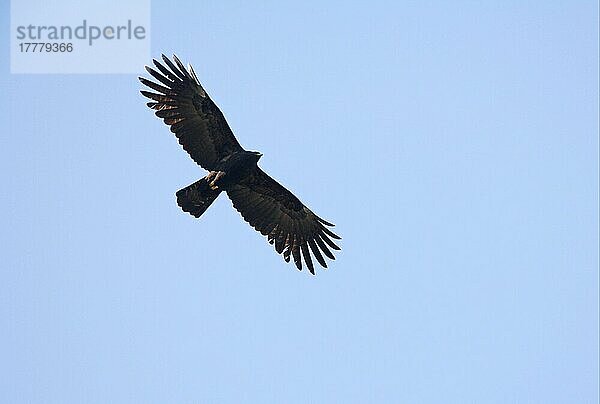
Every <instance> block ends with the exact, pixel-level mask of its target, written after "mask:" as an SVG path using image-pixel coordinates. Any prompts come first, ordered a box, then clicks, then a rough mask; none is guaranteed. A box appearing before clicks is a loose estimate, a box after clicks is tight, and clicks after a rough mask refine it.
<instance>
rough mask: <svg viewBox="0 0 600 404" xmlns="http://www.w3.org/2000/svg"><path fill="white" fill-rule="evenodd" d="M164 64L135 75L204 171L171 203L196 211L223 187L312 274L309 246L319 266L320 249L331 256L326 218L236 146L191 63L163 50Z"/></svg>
mask: <svg viewBox="0 0 600 404" xmlns="http://www.w3.org/2000/svg"><path fill="white" fill-rule="evenodd" d="M162 59H163V61H164V63H165V64H166V66H167V67H165V66H164V65H162V64H161V63H159V62H158V61H156V60H154V65H155V66H156V68H157V69H158V71H156V70H154V69H153V68H151V67H148V66H146V70H147V71H148V72H149V73H150V74H151V75H152V76H153V77H154V78H155V79H157V80H158V81H159V82H160V83H161V84H158V83H154V82H152V81H150V80H147V79H145V78H143V77H140V81H141V82H142V83H143V84H145V85H147V86H148V87H150V88H151V89H153V90H155V91H156V93H153V92H149V91H142V94H143V95H144V96H146V97H148V98H150V99H151V100H153V101H152V102H149V103H148V106H149V107H150V108H152V109H154V110H156V115H157V116H158V117H159V118H162V119H163V120H164V122H165V123H166V124H167V125H170V126H171V131H172V132H173V133H175V135H176V136H177V138H178V139H179V143H180V144H181V145H182V146H183V148H184V149H185V150H186V151H187V152H188V153H189V155H190V156H191V157H192V159H193V160H194V161H195V162H196V163H198V164H199V165H200V166H202V167H203V168H205V169H206V170H208V171H209V173H208V175H206V176H205V177H204V178H202V179H200V180H198V181H196V182H195V183H193V184H191V185H189V186H187V187H185V188H183V189H181V190H179V191H177V193H176V196H177V203H178V205H179V206H180V207H181V208H182V209H183V210H184V211H185V212H188V213H190V214H192V215H193V216H195V217H200V216H201V215H202V214H203V213H204V212H205V211H206V209H208V207H209V206H210V205H211V204H212V202H213V201H214V200H215V199H216V198H217V197H218V196H219V195H220V193H221V192H226V193H227V196H228V197H229V199H231V201H232V203H233V206H234V208H235V209H236V210H237V211H239V212H240V213H241V214H242V217H243V218H244V219H245V220H246V221H247V222H248V223H250V225H251V226H252V227H254V228H255V229H256V230H258V231H259V232H260V233H261V234H263V235H265V236H267V237H268V240H269V242H270V243H271V244H274V245H275V250H276V251H277V252H278V253H279V254H283V257H284V259H285V260H286V261H289V260H290V256H291V257H293V259H294V263H295V264H296V267H297V268H298V269H302V257H303V258H304V262H305V263H306V266H307V267H308V269H309V271H310V272H311V273H312V274H314V267H313V264H312V258H311V254H310V252H309V249H310V251H311V252H312V254H313V255H314V257H315V258H316V259H317V261H318V262H319V263H320V264H321V265H322V266H323V267H325V268H327V264H326V262H325V259H324V258H323V255H322V254H321V253H323V254H325V255H326V256H327V257H328V258H330V259H335V258H334V256H333V254H332V252H331V250H330V248H331V249H333V250H339V249H340V248H339V247H338V246H337V245H336V244H335V243H334V242H333V241H332V240H331V239H339V238H340V237H339V236H337V235H336V234H334V233H333V232H332V231H331V230H329V229H328V228H327V226H333V224H331V223H329V222H326V221H325V220H323V219H321V218H320V217H318V216H317V215H315V214H314V213H313V212H312V211H311V210H310V209H308V208H307V207H306V206H305V205H304V204H303V203H302V202H300V200H299V199H298V198H296V196H294V194H292V193H291V192H290V191H288V190H287V189H285V188H284V187H283V186H282V185H281V184H279V183H278V182H277V181H275V180H274V179H272V178H271V177H269V176H268V175H267V174H266V173H265V172H264V171H262V170H261V169H260V168H259V167H258V165H257V163H258V160H259V159H260V157H261V156H262V154H260V153H258V152H253V151H247V150H244V149H243V148H242V146H241V145H240V144H239V143H238V141H237V139H236V138H235V136H234V135H233V132H232V131H231V129H230V128H229V125H228V124H227V121H226V120H225V117H224V116H223V114H222V113H221V111H220V110H219V108H218V107H217V106H216V105H215V104H214V102H213V101H212V100H211V99H210V97H209V96H208V94H207V93H206V91H205V90H204V89H203V88H202V86H201V85H200V82H199V81H198V78H197V77H196V74H195V72H194V70H193V68H192V67H191V66H189V69H186V68H185V66H184V65H183V64H182V63H181V62H180V61H179V59H178V58H177V57H176V56H173V60H174V61H175V63H173V62H171V60H169V59H168V58H167V57H165V56H164V55H163V56H162Z"/></svg>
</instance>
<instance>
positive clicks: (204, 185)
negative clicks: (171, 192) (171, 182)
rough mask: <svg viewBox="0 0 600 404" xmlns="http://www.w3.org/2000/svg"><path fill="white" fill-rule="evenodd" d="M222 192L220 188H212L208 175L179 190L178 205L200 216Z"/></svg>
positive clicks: (177, 194) (185, 210)
mask: <svg viewBox="0 0 600 404" xmlns="http://www.w3.org/2000/svg"><path fill="white" fill-rule="evenodd" d="M220 193H221V190H220V189H212V188H211V187H210V186H209V185H208V181H207V179H206V177H204V178H202V179H201V180H199V181H196V182H194V183H193V184H192V185H188V186H187V187H185V188H183V189H180V190H179V191H177V193H176V194H175V196H177V205H179V206H180V207H181V209H183V211H184V212H188V213H189V214H191V215H193V216H195V217H200V216H201V215H202V214H203V213H204V212H205V211H206V209H208V207H209V206H210V205H211V204H212V203H213V202H214V201H215V199H217V196H219V194H220Z"/></svg>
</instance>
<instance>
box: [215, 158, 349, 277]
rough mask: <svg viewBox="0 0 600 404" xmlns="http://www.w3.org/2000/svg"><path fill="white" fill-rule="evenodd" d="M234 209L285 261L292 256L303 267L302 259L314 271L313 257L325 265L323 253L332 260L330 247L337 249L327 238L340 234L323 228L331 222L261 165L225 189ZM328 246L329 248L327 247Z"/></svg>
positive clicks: (337, 237)
mask: <svg viewBox="0 0 600 404" xmlns="http://www.w3.org/2000/svg"><path fill="white" fill-rule="evenodd" d="M227 194H228V196H229V199H231V201H232V203H233V206H234V207H235V209H236V210H237V211H238V212H240V213H241V215H242V217H243V218H244V220H246V221H247V222H248V223H250V225H251V226H252V227H254V228H255V229H256V230H257V231H259V232H260V233H261V234H263V235H265V236H267V240H268V241H269V243H270V244H273V245H274V247H275V251H277V253H278V254H283V259H284V260H285V261H286V262H289V261H290V258H293V261H294V264H295V265H296V267H297V268H298V269H299V270H302V266H303V265H302V261H304V264H305V265H306V268H308V270H309V271H310V273H312V274H314V273H315V270H314V264H313V259H312V258H313V256H314V258H315V259H316V261H317V262H318V263H319V264H320V265H321V266H322V267H324V268H327V262H326V261H325V258H324V256H323V255H325V256H326V257H327V258H329V259H332V260H333V259H335V257H334V255H333V253H332V252H331V250H330V248H331V249H333V250H339V249H340V247H339V246H337V245H336V244H335V243H334V242H333V241H331V239H330V238H333V239H336V240H338V239H340V237H339V236H338V235H337V234H335V233H333V232H332V231H330V230H329V229H327V228H326V226H333V224H331V223H329V222H327V221H325V220H323V219H321V218H320V217H318V216H317V215H315V214H314V213H313V212H312V211H311V210H310V209H308V208H307V207H306V206H305V205H304V204H303V203H302V202H300V200H298V198H296V197H295V196H294V195H293V194H292V193H291V192H290V191H288V190H287V189H285V188H284V187H283V186H282V185H281V184H279V183H278V182H277V181H275V180H274V179H273V178H271V177H269V176H268V175H267V174H266V173H265V172H264V171H262V170H261V169H260V168H258V167H257V168H255V169H254V170H253V171H252V172H251V173H250V174H249V175H248V176H247V177H245V178H244V179H242V180H241V181H240V182H239V183H238V184H237V185H235V186H233V187H232V188H231V189H229V190H228V191H227ZM328 246H329V247H328Z"/></svg>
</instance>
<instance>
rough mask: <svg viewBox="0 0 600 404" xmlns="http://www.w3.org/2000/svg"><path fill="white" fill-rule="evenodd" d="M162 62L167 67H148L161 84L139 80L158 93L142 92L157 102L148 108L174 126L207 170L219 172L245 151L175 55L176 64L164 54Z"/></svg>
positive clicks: (180, 137)
mask: <svg viewBox="0 0 600 404" xmlns="http://www.w3.org/2000/svg"><path fill="white" fill-rule="evenodd" d="M162 60H163V63H164V64H165V65H166V66H165V65H163V64H162V63H160V62H159V61H157V60H156V59H153V62H154V66H155V67H156V69H158V70H155V69H153V68H151V67H149V66H146V71H147V72H148V73H149V74H150V75H151V76H152V77H153V78H154V79H156V80H157V81H158V82H159V83H160V84H159V83H155V82H153V81H151V80H148V79H146V78H144V77H140V81H141V82H142V84H144V85H145V86H147V87H148V88H150V89H152V90H154V91H156V92H150V91H146V90H141V93H142V95H143V96H145V97H147V98H150V99H151V100H153V101H154V102H151V103H148V104H147V105H148V106H149V107H150V108H152V109H154V110H155V111H156V112H155V114H156V116H158V117H159V118H161V119H162V120H163V121H164V122H165V123H166V124H167V125H169V126H170V127H171V132H173V133H174V134H175V136H176V137H177V139H178V140H179V143H180V144H181V145H182V146H183V149H184V150H185V151H186V152H188V154H189V155H190V156H191V157H192V159H193V160H194V161H195V162H196V163H197V164H199V165H200V166H202V167H203V168H205V169H207V170H213V169H216V165H217V163H218V162H219V161H220V160H221V159H223V158H224V157H226V156H228V155H230V154H232V153H234V152H238V151H243V150H244V149H243V148H242V146H241V145H240V144H239V143H238V141H237V139H236V138H235V136H234V135H233V132H232V131H231V128H230V127H229V125H228V124H227V121H226V120H225V117H224V116H223V113H222V112H221V111H220V110H219V108H218V107H217V106H216V104H215V103H214V102H213V101H212V100H211V99H210V97H209V96H208V94H207V93H206V91H205V90H204V88H202V85H201V84H200V82H199V81H198V79H197V77H196V74H195V73H193V72H191V71H190V70H188V69H186V68H185V66H184V65H183V63H181V61H180V60H179V58H177V56H175V55H173V60H174V61H175V63H173V62H172V61H171V60H170V59H169V58H167V57H166V56H165V55H162Z"/></svg>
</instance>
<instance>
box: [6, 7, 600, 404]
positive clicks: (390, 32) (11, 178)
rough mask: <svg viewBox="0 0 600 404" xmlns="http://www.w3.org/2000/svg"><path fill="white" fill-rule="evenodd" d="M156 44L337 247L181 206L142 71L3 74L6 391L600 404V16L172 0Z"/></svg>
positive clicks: (20, 394)
mask: <svg viewBox="0 0 600 404" xmlns="http://www.w3.org/2000/svg"><path fill="white" fill-rule="evenodd" d="M282 3H286V4H282ZM8 14H9V7H8V4H6V2H3V3H2V23H3V26H8ZM0 35H1V37H2V39H3V43H4V44H5V46H6V49H8V32H7V29H4V30H2V32H1V34H0ZM151 36H152V55H153V56H158V55H159V54H160V53H163V52H164V53H167V54H171V53H177V54H178V55H179V56H180V57H181V58H182V59H183V60H184V61H185V62H190V63H192V64H193V65H194V67H195V70H196V72H197V73H198V75H199V77H200V80H201V81H202V82H203V84H204V85H205V88H206V89H207V90H208V91H209V93H210V94H211V95H212V97H213V99H214V100H215V101H216V102H217V104H218V105H219V106H220V107H221V109H222V110H223V112H224V114H225V116H226V117H227V119H228V121H229V123H230V125H231V126H232V128H233V130H234V131H235V133H236V134H237V136H238V139H239V140H240V142H241V144H242V145H243V146H245V147H247V148H249V149H253V150H260V151H262V152H263V153H264V157H263V158H262V160H261V162H260V165H261V167H262V168H263V169H265V170H266V171H267V172H269V173H271V174H272V175H273V176H274V177H275V178H277V179H278V180H280V181H281V182H282V183H283V184H284V185H286V186H287V187H288V188H289V189H291V190H292V191H294V192H295V193H296V194H297V195H298V196H299V197H300V198H301V199H302V200H303V201H304V202H305V203H306V204H307V205H308V206H309V207H310V208H311V209H313V210H314V211H315V212H316V213H317V214H319V215H321V216H322V217H324V218H326V219H327V220H331V221H333V222H334V223H336V224H337V226H336V230H337V231H338V232H339V234H341V235H342V236H343V240H342V243H341V245H342V248H343V251H342V252H341V254H339V256H338V259H337V260H336V261H335V262H334V263H333V264H332V265H331V266H330V269H328V270H327V271H320V272H318V274H317V276H316V277H312V276H310V275H308V274H307V273H305V272H297V271H296V270H295V269H294V267H293V266H292V265H289V264H285V263H284V262H283V260H282V259H281V257H279V256H277V255H276V254H275V253H274V251H273V250H272V248H271V246H269V245H268V244H267V242H266V241H265V240H264V238H263V237H262V236H260V235H259V234H258V233H256V232H255V231H254V230H252V229H251V228H250V227H249V226H248V225H247V224H246V223H245V222H243V220H242V219H241V217H240V216H239V214H238V213H237V212H236V211H234V210H233V209H232V207H231V203H230V202H229V201H228V200H227V199H226V198H224V197H221V198H219V200H217V202H216V203H215V205H214V206H212V207H211V208H210V209H209V210H208V211H207V212H206V214H205V215H204V216H203V217H202V218H201V220H196V219H194V218H192V217H191V216H189V215H187V214H184V213H183V212H182V211H181V210H180V209H179V208H178V207H177V205H176V203H175V198H174V193H175V192H176V191H177V190H178V189H180V188H182V187H184V186H186V185H188V184H190V183H192V182H194V181H195V180H196V179H198V178H200V177H202V176H203V175H204V172H203V171H202V170H201V169H200V168H199V167H197V166H195V165H194V163H193V162H192V161H191V160H190V159H189V157H188V156H187V154H186V153H185V152H184V151H182V150H181V149H180V147H179V145H178V144H177V142H176V140H175V139H174V137H173V136H172V134H171V133H170V132H169V130H168V129H167V128H166V127H165V126H164V125H163V124H162V122H160V121H159V120H158V119H156V118H155V117H153V115H152V114H151V112H150V111H148V110H147V108H146V107H145V105H144V103H145V100H144V99H143V97H142V96H141V95H140V94H139V93H138V90H139V89H140V87H141V86H140V84H139V83H138V81H137V79H136V77H135V75H10V74H9V63H8V60H7V58H3V59H2V61H1V62H0V82H1V83H2V89H3V91H2V93H3V94H2V95H1V96H0V111H2V112H1V113H2V122H3V126H4V129H3V130H2V136H1V137H0V142H1V143H0V154H1V156H0V181H1V183H2V186H3V192H2V193H1V194H0V208H1V209H2V212H3V214H2V218H3V219H2V222H3V224H2V226H0V242H1V244H0V245H1V246H2V247H1V250H2V254H1V256H2V258H1V271H0V276H1V278H0V321H1V322H0V329H2V330H3V331H2V333H0V339H1V344H0V347H1V348H0V356H1V357H2V360H1V361H0V363H2V365H0V391H1V392H2V393H1V394H2V396H3V398H2V400H0V401H3V402H11V403H20V402H44V403H67V402H74V403H81V402H98V403H106V402H113V403H118V402H123V403H125V402H145V403H148V402H157V403H159V402H162V403H164V402H223V403H228V402H231V403H239V402H257V403H266V402H275V403H281V402H286V403H295V402H298V403H306V402H314V403H334V402H339V403H352V402H356V403H365V402H392V403H398V402H411V403H440V402H446V403H467V402H473V403H507V402H515V403H516V402H518V403H575V402H577V403H594V402H597V400H598V228H597V225H598V171H597V169H598V6H597V3H596V2H593V1H575V2H559V1H532V2H517V1H509V2H485V4H482V3H481V2H472V1H464V2H377V1H375V2H368V3H364V4H362V5H360V4H352V3H347V2H328V3H327V4H321V2H297V3H291V2H266V3H261V4H260V5H252V6H250V5H249V4H246V3H242V2H198V3H197V4H196V5H191V3H188V4H186V5H185V6H183V5H180V6H175V5H173V4H172V3H167V2H158V1H156V2H153V3H152V24H151ZM7 53H8V50H6V54H7ZM142 68H143V66H140V73H142Z"/></svg>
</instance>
